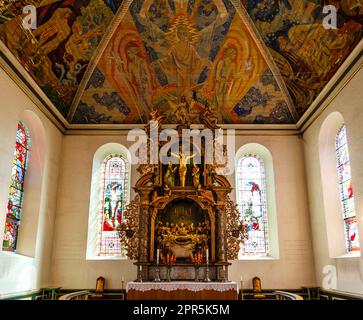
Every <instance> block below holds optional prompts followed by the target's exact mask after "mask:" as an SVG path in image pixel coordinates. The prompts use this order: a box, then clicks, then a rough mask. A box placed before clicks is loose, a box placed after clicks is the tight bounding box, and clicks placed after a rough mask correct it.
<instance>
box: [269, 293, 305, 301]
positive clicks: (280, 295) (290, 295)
mask: <svg viewBox="0 0 363 320" xmlns="http://www.w3.org/2000/svg"><path fill="white" fill-rule="evenodd" d="M274 294H275V296H276V300H304V298H303V297H302V296H299V295H298V294H295V293H290V292H285V291H275V292H274Z"/></svg>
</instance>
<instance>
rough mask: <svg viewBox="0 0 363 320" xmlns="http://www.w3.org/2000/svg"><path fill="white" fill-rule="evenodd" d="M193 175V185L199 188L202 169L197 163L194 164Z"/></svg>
mask: <svg viewBox="0 0 363 320" xmlns="http://www.w3.org/2000/svg"><path fill="white" fill-rule="evenodd" d="M192 177H193V185H194V187H195V188H198V186H199V181H200V169H199V167H198V165H197V164H195V163H194V164H193V169H192Z"/></svg>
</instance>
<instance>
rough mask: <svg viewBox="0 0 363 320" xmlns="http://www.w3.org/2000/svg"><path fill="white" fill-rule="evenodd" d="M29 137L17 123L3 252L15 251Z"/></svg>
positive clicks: (22, 125)
mask: <svg viewBox="0 0 363 320" xmlns="http://www.w3.org/2000/svg"><path fill="white" fill-rule="evenodd" d="M29 148H30V136H29V131H28V128H27V127H26V125H25V124H24V123H23V122H21V121H20V122H19V123H18V130H17V133H16V143H15V152H14V160H13V167H12V171H11V185H10V190H9V197H8V204H7V212H6V221H5V231H4V240H3V246H2V248H3V250H4V251H13V252H14V251H15V250H16V243H17V239H18V229H19V225H20V220H21V217H22V214H23V203H24V178H25V174H26V170H27V166H28V159H29Z"/></svg>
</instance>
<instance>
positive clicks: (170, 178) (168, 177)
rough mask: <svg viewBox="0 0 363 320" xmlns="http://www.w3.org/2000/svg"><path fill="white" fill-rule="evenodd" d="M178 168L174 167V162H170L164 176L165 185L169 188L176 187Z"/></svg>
mask: <svg viewBox="0 0 363 320" xmlns="http://www.w3.org/2000/svg"><path fill="white" fill-rule="evenodd" d="M176 169H177V167H173V162H172V161H169V164H168V168H167V170H166V173H165V175H164V183H165V184H166V185H167V186H169V187H174V186H175V171H176Z"/></svg>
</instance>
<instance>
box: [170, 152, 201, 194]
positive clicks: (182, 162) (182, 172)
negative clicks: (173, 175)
mask: <svg viewBox="0 0 363 320" xmlns="http://www.w3.org/2000/svg"><path fill="white" fill-rule="evenodd" d="M171 155H172V156H174V157H177V158H179V179H180V185H181V186H182V187H185V176H186V174H187V162H188V160H189V159H192V158H194V157H195V155H196V154H195V153H194V154H193V155H191V156H185V154H184V153H183V152H179V154H175V153H173V152H172V153H171Z"/></svg>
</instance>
